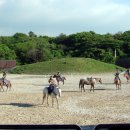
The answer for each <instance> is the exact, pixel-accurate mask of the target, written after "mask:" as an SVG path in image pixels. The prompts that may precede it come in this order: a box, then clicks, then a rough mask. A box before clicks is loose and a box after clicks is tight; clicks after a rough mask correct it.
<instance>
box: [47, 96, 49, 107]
mask: <svg viewBox="0 0 130 130" xmlns="http://www.w3.org/2000/svg"><path fill="white" fill-rule="evenodd" d="M47 105H48V106H49V103H48V95H47Z"/></svg>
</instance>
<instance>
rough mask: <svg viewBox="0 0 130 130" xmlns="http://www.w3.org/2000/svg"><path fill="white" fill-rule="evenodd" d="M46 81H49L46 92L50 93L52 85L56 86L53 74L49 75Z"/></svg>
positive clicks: (52, 88)
mask: <svg viewBox="0 0 130 130" xmlns="http://www.w3.org/2000/svg"><path fill="white" fill-rule="evenodd" d="M48 82H49V87H48V93H49V94H50V93H52V91H53V90H54V87H57V84H56V80H55V79H54V78H53V76H50V78H49V80H48Z"/></svg>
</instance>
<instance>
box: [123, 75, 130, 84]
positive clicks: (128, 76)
mask: <svg viewBox="0 0 130 130" xmlns="http://www.w3.org/2000/svg"><path fill="white" fill-rule="evenodd" d="M124 77H126V79H127V83H128V82H129V80H130V75H128V74H127V73H124Z"/></svg>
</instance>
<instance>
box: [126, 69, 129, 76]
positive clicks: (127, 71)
mask: <svg viewBox="0 0 130 130" xmlns="http://www.w3.org/2000/svg"><path fill="white" fill-rule="evenodd" d="M126 73H127V74H128V75H129V76H130V69H129V68H127V70H126Z"/></svg>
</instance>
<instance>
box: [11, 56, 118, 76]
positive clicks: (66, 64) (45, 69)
mask: <svg viewBox="0 0 130 130" xmlns="http://www.w3.org/2000/svg"><path fill="white" fill-rule="evenodd" d="M117 67H118V66H115V65H113V64H107V63H104V62H100V61H97V60H94V59H90V58H62V59H57V60H51V61H45V62H38V63H35V64H28V65H21V66H17V67H16V68H15V69H13V70H12V73H21V74H22V73H23V74H52V73H56V72H57V71H60V72H62V73H103V72H112V71H115V70H116V68H117ZM118 68H120V67H118Z"/></svg>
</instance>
